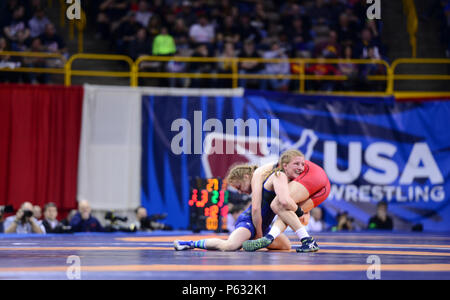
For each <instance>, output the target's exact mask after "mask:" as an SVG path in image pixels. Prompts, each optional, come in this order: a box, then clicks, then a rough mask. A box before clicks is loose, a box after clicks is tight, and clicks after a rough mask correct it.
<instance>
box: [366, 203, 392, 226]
mask: <svg viewBox="0 0 450 300" xmlns="http://www.w3.org/2000/svg"><path fill="white" fill-rule="evenodd" d="M387 208H388V206H387V203H386V202H378V204H377V213H376V214H375V215H374V216H372V217H371V218H370V220H369V224H368V229H378V230H392V229H393V228H394V222H393V221H392V218H391V217H390V216H388V215H387Z"/></svg>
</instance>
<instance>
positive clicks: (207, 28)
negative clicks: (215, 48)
mask: <svg viewBox="0 0 450 300" xmlns="http://www.w3.org/2000/svg"><path fill="white" fill-rule="evenodd" d="M189 37H190V38H191V42H192V43H193V44H194V45H198V44H208V45H211V44H212V43H213V42H214V37H215V30H214V26H213V25H212V24H210V23H209V21H208V17H207V16H206V15H202V16H200V18H199V20H198V23H195V24H193V25H192V26H191V27H190V28H189Z"/></svg>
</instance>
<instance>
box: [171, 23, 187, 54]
mask: <svg viewBox="0 0 450 300" xmlns="http://www.w3.org/2000/svg"><path fill="white" fill-rule="evenodd" d="M171 34H172V37H173V39H174V41H175V45H176V46H177V50H178V51H179V52H180V54H181V56H190V55H191V50H190V47H189V29H188V28H187V27H186V23H185V22H184V20H183V19H181V18H178V19H176V21H175V24H174V26H173V28H172V30H171Z"/></svg>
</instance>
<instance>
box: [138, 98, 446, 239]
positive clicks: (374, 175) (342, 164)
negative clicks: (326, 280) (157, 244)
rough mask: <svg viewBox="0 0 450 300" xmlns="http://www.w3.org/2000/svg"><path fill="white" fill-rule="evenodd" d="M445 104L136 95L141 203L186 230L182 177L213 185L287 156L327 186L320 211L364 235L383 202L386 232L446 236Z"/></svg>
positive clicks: (185, 192) (186, 188) (186, 189)
mask: <svg viewBox="0 0 450 300" xmlns="http://www.w3.org/2000/svg"><path fill="white" fill-rule="evenodd" d="M449 116H450V101H439V102H438V101H436V102H426V103H395V101H394V99H393V98H389V97H388V98H351V97H330V96H298V95H292V94H279V93H260V92H250V93H246V94H245V95H244V96H243V97H220V96H214V97H209V96H200V97H194V96H183V97H174V96H145V97H143V155H142V158H143V159H142V164H143V166H142V203H143V205H144V206H145V207H147V208H148V209H149V211H150V213H161V212H167V213H168V215H169V216H168V219H167V223H169V224H171V225H173V226H174V227H176V228H187V225H188V220H189V209H188V204H187V203H188V200H189V192H190V190H189V188H190V187H189V182H190V179H191V178H195V177H202V178H210V177H223V176H225V174H226V171H227V169H228V167H229V166H231V165H232V164H234V163H236V162H248V163H255V164H263V163H266V162H269V161H274V160H276V159H277V158H278V154H279V153H280V152H282V151H284V150H286V149H289V148H297V149H300V150H302V151H303V152H304V153H305V156H306V157H307V159H309V160H311V161H313V162H315V163H317V164H319V165H320V166H322V167H323V168H324V169H325V171H326V173H327V175H328V177H329V179H330V182H331V184H332V186H331V193H330V196H329V198H328V199H327V200H326V201H325V202H324V204H323V207H324V208H325V209H326V210H327V212H328V213H330V214H331V215H336V214H337V213H339V212H342V211H347V212H348V213H349V215H351V216H353V217H354V218H355V220H356V224H357V225H359V228H360V229H365V226H367V222H368V220H369V218H370V217H371V216H373V215H374V214H375V211H376V204H377V203H378V202H380V201H385V202H387V203H388V214H389V215H390V216H392V217H393V218H394V229H398V230H411V227H412V226H413V225H414V224H417V223H420V224H422V225H423V226H424V229H425V230H428V231H450V206H449V203H450V183H449V179H450V130H449V129H450V126H449V125H450V120H449Z"/></svg>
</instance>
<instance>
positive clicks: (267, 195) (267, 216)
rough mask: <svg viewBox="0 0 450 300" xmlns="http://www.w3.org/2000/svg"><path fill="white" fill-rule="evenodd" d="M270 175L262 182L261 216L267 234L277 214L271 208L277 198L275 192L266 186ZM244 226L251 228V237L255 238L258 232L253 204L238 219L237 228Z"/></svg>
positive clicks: (264, 232) (264, 231)
mask: <svg viewBox="0 0 450 300" xmlns="http://www.w3.org/2000/svg"><path fill="white" fill-rule="evenodd" d="M271 175H272V174H271ZM269 177H270V175H269V176H268V177H267V178H266V180H264V182H263V184H262V189H263V190H262V199H261V216H262V231H263V235H265V234H267V233H268V232H269V230H270V224H272V221H273V219H274V218H275V214H274V212H273V211H272V209H271V208H270V203H272V201H273V199H275V196H276V194H275V192H274V191H268V190H266V189H265V188H264V184H265V183H266V181H267V179H269ZM240 227H244V228H247V229H248V230H250V232H251V234H252V236H251V238H250V239H253V238H254V236H255V234H256V229H255V226H254V225H253V220H252V206H251V205H250V206H249V207H248V208H247V209H246V210H245V211H244V212H243V213H242V214H240V215H239V217H238V218H237V220H236V225H235V229H237V228H240Z"/></svg>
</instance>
